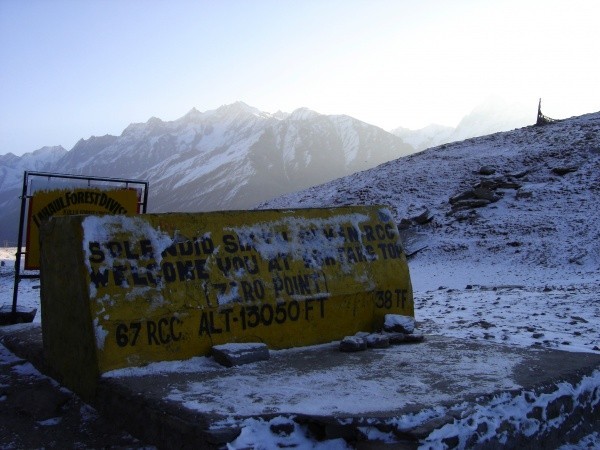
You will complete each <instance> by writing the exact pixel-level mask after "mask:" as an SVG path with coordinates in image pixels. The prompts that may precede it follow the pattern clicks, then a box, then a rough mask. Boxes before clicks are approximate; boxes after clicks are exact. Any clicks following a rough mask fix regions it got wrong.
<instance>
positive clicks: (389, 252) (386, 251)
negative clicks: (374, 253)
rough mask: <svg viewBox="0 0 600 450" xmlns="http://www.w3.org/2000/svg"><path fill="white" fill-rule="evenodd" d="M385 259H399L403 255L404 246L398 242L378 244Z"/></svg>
mask: <svg viewBox="0 0 600 450" xmlns="http://www.w3.org/2000/svg"><path fill="white" fill-rule="evenodd" d="M377 247H379V250H381V254H382V256H383V259H398V258H400V257H401V256H402V247H400V246H399V245H398V244H378V245H377Z"/></svg>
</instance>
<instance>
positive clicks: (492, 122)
mask: <svg viewBox="0 0 600 450" xmlns="http://www.w3.org/2000/svg"><path fill="white" fill-rule="evenodd" d="M535 107H536V105H530V106H525V105H523V104H521V103H516V102H513V103H511V102H508V101H505V100H503V99H500V98H497V97H490V98H489V99H487V100H486V101H485V102H483V103H482V104H481V105H479V106H477V107H476V108H475V109H473V111H471V112H470V113H469V114H468V115H466V116H465V117H464V118H463V119H462V120H461V121H460V122H459V124H458V125H457V126H456V128H452V127H447V126H442V125H436V124H432V125H428V126H426V127H425V128H421V129H419V130H410V129H408V128H403V127H398V128H395V129H393V130H391V133H392V134H394V135H395V136H398V137H400V138H402V140H403V141H404V142H406V143H407V144H410V145H411V146H413V147H414V149H415V150H417V151H419V150H425V149H427V148H431V147H435V146H437V145H442V144H446V143H448V142H456V141H462V140H464V139H469V138H472V137H478V136H485V135H488V134H493V133H497V132H499V131H510V130H513V129H515V128H522V127H525V126H528V125H532V124H534V123H535V121H536V109H535Z"/></svg>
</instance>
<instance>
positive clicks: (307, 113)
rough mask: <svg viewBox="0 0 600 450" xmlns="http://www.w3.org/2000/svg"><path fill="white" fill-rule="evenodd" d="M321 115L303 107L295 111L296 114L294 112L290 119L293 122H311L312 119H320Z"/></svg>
mask: <svg viewBox="0 0 600 450" xmlns="http://www.w3.org/2000/svg"><path fill="white" fill-rule="evenodd" d="M320 115H321V114H319V113H318V112H316V111H313V110H312V109H308V108H305V107H302V108H298V109H296V110H294V112H292V114H290V119H291V120H310V119H314V118H315V117H319V116H320Z"/></svg>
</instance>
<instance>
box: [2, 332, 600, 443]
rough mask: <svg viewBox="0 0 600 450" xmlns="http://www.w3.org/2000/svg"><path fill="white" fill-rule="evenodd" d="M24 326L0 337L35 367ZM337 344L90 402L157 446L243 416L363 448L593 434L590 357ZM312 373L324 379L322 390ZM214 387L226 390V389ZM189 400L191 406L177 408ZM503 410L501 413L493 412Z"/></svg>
mask: <svg viewBox="0 0 600 450" xmlns="http://www.w3.org/2000/svg"><path fill="white" fill-rule="evenodd" d="M33 325H35V324H32V326H31V328H28V329H27V330H25V329H19V330H18V331H14V330H9V328H11V327H8V328H0V342H1V343H2V344H4V345H5V346H6V347H8V348H9V349H10V350H11V351H12V352H14V353H15V354H17V355H18V356H21V357H26V358H27V359H29V360H30V361H31V362H32V363H33V364H34V365H36V367H38V368H40V369H41V370H43V371H44V370H45V369H46V368H47V367H46V366H45V363H44V360H43V355H42V351H41V332H40V328H39V327H35V326H33ZM338 346H339V343H332V344H326V345H319V346H314V347H307V348H303V349H294V350H289V351H278V352H273V353H272V354H271V358H270V360H268V361H263V362H259V363H256V364H252V365H247V366H244V367H240V368H238V369H236V370H234V371H232V370H231V369H228V368H225V367H223V368H215V369H214V370H213V369H211V370H208V371H207V370H203V371H196V372H190V373H184V372H181V371H177V372H172V373H168V374H165V373H164V372H163V373H159V374H152V373H150V372H148V373H146V374H143V372H142V373H141V374H139V375H135V376H127V377H111V378H108V377H102V378H100V381H99V384H98V392H97V394H96V396H95V397H94V399H92V400H91V403H92V404H93V405H94V406H95V407H96V408H97V409H98V410H99V411H100V412H101V413H102V414H105V415H106V416H107V417H115V413H116V412H117V411H118V417H119V418H121V419H122V421H123V422H122V425H123V426H124V427H126V428H127V429H128V431H129V432H130V433H131V434H132V435H134V436H137V437H138V438H140V439H141V440H142V442H145V443H149V444H150V443H152V444H154V445H156V446H158V447H159V448H162V447H164V448H175V447H176V448H209V449H210V448H215V449H216V448H223V447H224V446H225V444H226V443H228V442H231V441H233V440H234V439H236V437H237V436H238V435H239V433H240V432H241V428H243V427H244V421H245V420H246V419H250V418H253V419H260V420H263V421H264V422H265V423H267V424H269V427H270V429H271V431H272V433H273V434H274V436H276V435H281V434H282V433H285V432H286V430H294V429H296V430H297V429H298V426H303V427H305V428H306V429H310V432H311V436H313V437H317V438H318V439H336V438H341V439H345V440H346V441H347V442H348V443H349V444H350V446H352V447H353V448H358V449H363V450H364V449H386V448H387V449H389V448H409V449H412V448H417V447H418V446H419V445H423V444H427V445H430V446H431V447H432V448H442V447H444V446H447V447H450V448H454V447H466V448H525V447H526V448H530V449H544V448H557V447H559V446H560V445H562V444H565V443H567V442H577V440H578V439H580V438H581V437H582V436H585V435H588V434H591V433H593V432H600V418H599V417H598V414H597V407H598V405H597V402H598V389H600V387H599V386H600V373H599V372H600V355H599V354H593V353H574V352H562V351H557V350H551V349H535V350H534V349H527V348H519V347H511V346H504V345H498V344H489V343H486V342H472V341H465V340H459V339H454V338H448V337H441V336H427V338H426V339H425V341H424V342H423V343H422V344H419V345H401V346H391V347H389V348H386V349H371V350H368V351H363V352H358V353H342V352H340V351H339V350H338ZM33 348H37V351H32V349H33ZM240 371H243V375H244V380H245V381H247V382H244V386H243V390H242V391H240V390H239V388H240V387H241V386H237V385H235V383H236V380H237V382H239V379H240V378H239V377H240ZM323 374H327V377H326V378H323ZM351 374H355V376H354V377H353V376H352V375H351ZM290 379H293V380H295V381H294V382H295V383H300V386H302V402H301V403H302V404H305V405H309V404H312V405H314V404H318V405H320V410H319V413H318V414H316V413H315V412H314V411H303V410H302V408H298V407H297V406H294V402H293V401H290V400H291V398H290V397H289V396H290V395H293V392H291V391H290V390H287V389H286V387H287V386H286V385H285V383H287V382H290V381H285V380H290ZM274 380H277V382H279V383H284V384H282V386H281V390H278V395H280V396H281V398H277V399H275V400H273V399H268V401H267V399H261V396H264V394H265V393H267V392H270V390H269V388H271V390H272V386H273V382H274ZM314 380H319V382H315V381H314ZM353 380H354V381H353ZM323 381H329V382H331V385H330V386H327V387H325V386H323V385H322V384H321V383H322V382H323ZM337 381H340V383H341V384H343V386H344V391H343V392H340V393H339V394H343V397H344V399H345V401H344V402H343V403H340V402H339V397H335V396H334V395H332V393H331V391H330V390H329V389H331V386H333V385H335V384H336V382H337ZM373 383H380V384H381V386H382V389H381V392H380V398H378V399H375V400H376V402H380V403H381V407H380V408H379V409H377V410H375V409H373V408H372V407H371V408H369V406H368V404H369V403H371V405H373V404H374V403H376V402H374V401H373V399H371V398H369V395H373V392H375V391H372V390H371V391H368V390H365V386H369V385H372V384H373ZM191 385H196V386H199V385H200V386H202V389H201V391H202V392H198V393H197V394H196V395H199V396H201V397H202V402H200V397H198V399H196V400H194V398H193V395H192V393H189V395H190V396H191V397H187V398H186V396H185V394H186V390H187V389H188V388H187V386H191ZM224 386H231V392H228V390H227V391H224V390H223V389H224ZM173 392H176V393H177V395H178V396H180V398H182V400H181V401H178V400H176V399H175V398H176V396H173V395H170V394H172V393H173ZM232 392H234V393H237V394H236V395H237V396H236V395H232ZM334 394H335V393H334ZM227 398H229V399H230V400H229V401H230V402H231V403H227V402H228V400H227ZM195 401H197V402H198V403H197V404H198V406H199V409H193V408H191V407H190V406H189V405H193V404H195ZM263 401H265V402H267V403H268V404H267V403H265V404H262V403H261V402H263ZM391 405H393V406H391ZM267 407H268V408H267ZM361 408H364V410H363V409H361ZM508 409H510V410H511V411H513V413H511V415H507V414H505V411H506V410H508ZM206 411H221V413H214V412H206ZM419 417H421V418H422V419H421V420H416V418H419ZM374 436H375V437H378V438H381V437H382V436H386V437H387V439H389V442H387V443H383V442H377V441H376V440H373V437H374Z"/></svg>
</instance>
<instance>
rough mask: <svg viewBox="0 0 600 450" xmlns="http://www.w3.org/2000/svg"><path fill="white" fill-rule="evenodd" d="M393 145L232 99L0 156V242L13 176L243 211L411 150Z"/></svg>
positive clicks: (375, 134) (154, 206)
mask: <svg viewBox="0 0 600 450" xmlns="http://www.w3.org/2000/svg"><path fill="white" fill-rule="evenodd" d="M413 151H414V149H413V148H412V147H411V146H410V145H408V144H406V143H404V142H403V140H402V139H401V138H399V137H397V136H395V135H393V134H391V133H388V132H387V131H385V130H383V129H381V128H378V127H376V126H373V125H369V124H367V123H364V122H361V121H359V120H357V119H354V118H352V117H349V116H344V115H332V116H326V115H322V114H318V113H316V112H314V111H311V110H309V109H306V108H300V109H297V110H296V111H294V112H292V113H291V114H284V113H277V114H269V113H265V112H261V111H259V110H258V109H256V108H253V107H251V106H248V105H246V104H244V103H242V102H237V103H234V104H231V105H226V106H222V107H220V108H218V109H216V110H212V111H206V112H200V111H198V110H196V109H192V110H191V111H190V112H189V113H187V114H186V115H185V116H183V117H182V118H180V119H178V120H175V121H172V122H163V121H162V120H160V119H158V118H155V117H153V118H151V119H150V120H148V121H147V122H146V123H137V124H132V125H130V126H128V127H127V128H126V129H125V130H124V131H123V133H122V134H121V135H120V136H110V135H106V136H102V137H91V138H89V139H87V140H83V139H82V140H80V141H79V142H78V143H77V144H76V145H75V146H74V147H73V149H72V150H70V151H68V152H67V151H66V150H65V149H64V148H62V147H45V148H42V149H40V150H37V151H35V152H33V153H28V154H25V155H23V156H21V157H17V156H15V155H13V154H10V153H9V154H5V155H2V156H0V223H1V229H0V242H3V241H9V242H12V243H14V242H15V241H16V239H17V231H18V215H19V211H20V201H19V196H20V195H21V189H22V180H23V171H24V170H30V171H32V170H33V171H43V172H58V173H69V174H77V175H90V176H107V177H119V178H133V179H144V180H149V183H150V188H149V193H150V196H149V201H148V203H149V211H151V212H167V211H209V210H220V209H245V208H250V207H252V206H254V205H256V204H257V203H259V202H261V201H265V200H268V199H269V198H272V197H275V196H277V195H281V194H284V193H289V192H294V191H297V190H300V189H304V188H307V187H309V186H313V185H315V184H319V183H323V182H326V181H329V180H333V179H336V178H339V177H342V176H345V175H349V174H352V173H355V172H358V171H361V170H365V169H368V168H371V167H374V166H377V165H378V164H381V163H383V162H386V161H390V160H393V159H396V158H399V157H402V156H405V155H408V154H410V153H412V152H413Z"/></svg>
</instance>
